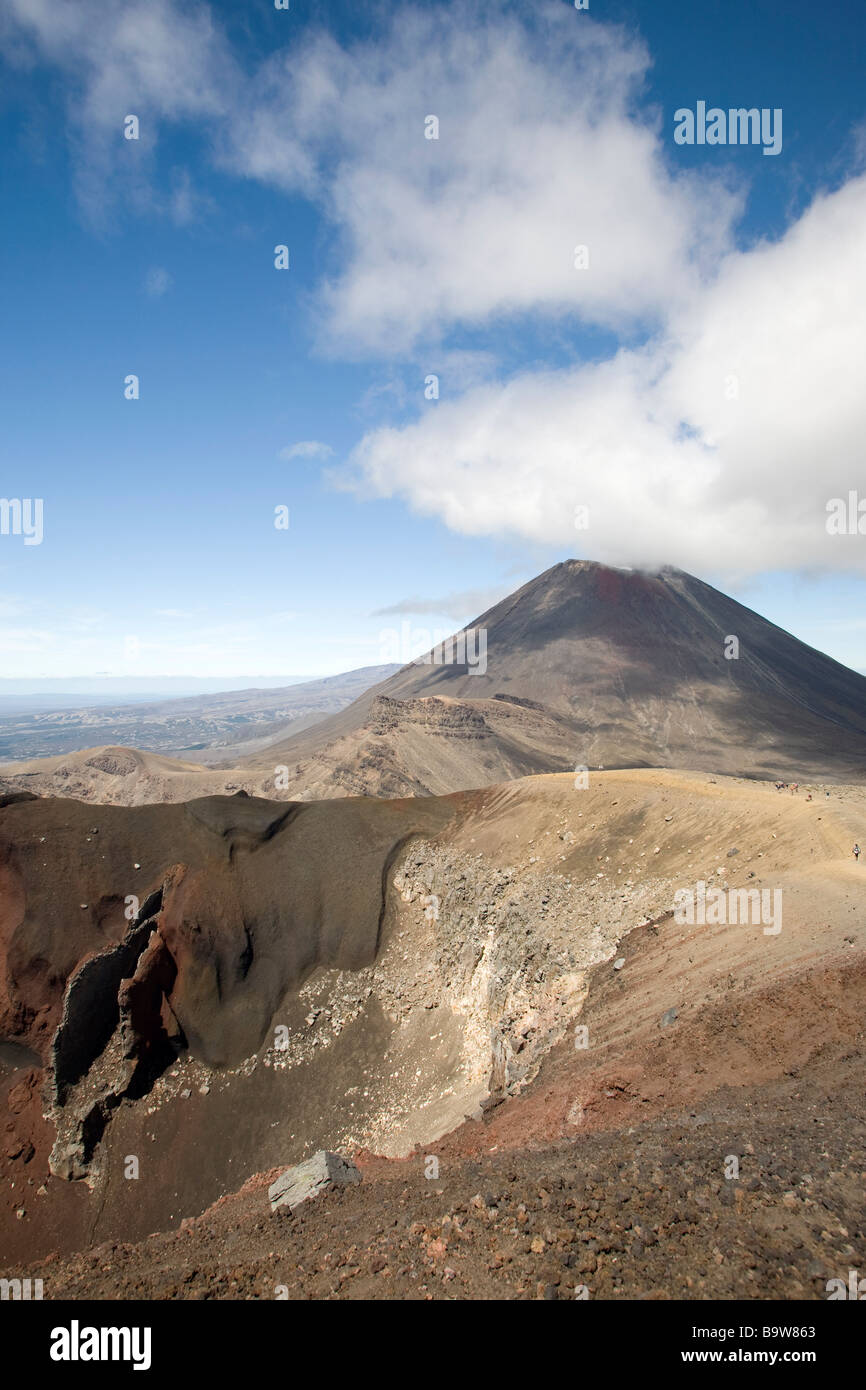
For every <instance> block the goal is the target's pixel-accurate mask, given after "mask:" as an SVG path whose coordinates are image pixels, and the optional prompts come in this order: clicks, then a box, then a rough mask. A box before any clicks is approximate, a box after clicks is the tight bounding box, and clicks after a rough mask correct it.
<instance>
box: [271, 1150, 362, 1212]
mask: <svg viewBox="0 0 866 1390" xmlns="http://www.w3.org/2000/svg"><path fill="white" fill-rule="evenodd" d="M360 1181H361V1174H360V1171H359V1170H358V1169H357V1168H356V1167H355V1165H354V1163H350V1162H349V1160H348V1159H346V1158H343V1156H342V1154H332V1153H328V1152H327V1151H326V1150H325V1149H320V1150H319V1152H318V1153H316V1154H313V1157H312V1158H308V1159H307V1160H306V1162H304V1163H297V1164H295V1166H294V1168H287V1169H286V1171H285V1172H284V1173H281V1174H280V1176H279V1177H278V1178H277V1180H276V1182H273V1183H271V1185H270V1187H269V1188H268V1197H269V1198H270V1203H271V1211H280V1210H285V1211H293V1210H294V1208H295V1207H299V1206H300V1205H301V1203H302V1202H308V1201H309V1200H310V1198H311V1197H318V1196H319V1194H320V1193H321V1192H326V1191H327V1189H328V1188H329V1187H345V1186H346V1185H347V1184H350V1183H357V1182H360Z"/></svg>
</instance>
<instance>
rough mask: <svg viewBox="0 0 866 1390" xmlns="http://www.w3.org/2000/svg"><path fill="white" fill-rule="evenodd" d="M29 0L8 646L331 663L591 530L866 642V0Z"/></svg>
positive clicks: (634, 555) (16, 140)
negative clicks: (837, 530)
mask: <svg viewBox="0 0 866 1390" xmlns="http://www.w3.org/2000/svg"><path fill="white" fill-rule="evenodd" d="M6 10H7V14H6V18H5V20H4V22H3V27H2V30H0V36H2V50H3V54H4V66H3V74H2V76H3V84H2V87H3V95H2V98H0V122H2V130H0V150H2V173H0V177H2V187H0V198H2V206H3V219H2V221H3V229H2V233H0V235H2V302H3V329H2V332H3V338H4V348H5V351H4V357H5V367H4V370H3V376H2V412H3V420H4V430H3V441H2V463H3V467H2V483H0V493H2V495H3V496H4V497H6V498H37V497H38V498H42V499H43V500H44V536H43V540H42V543H41V544H40V545H33V546H26V545H24V543H23V538H22V537H21V536H15V535H0V620H2V621H0V663H2V664H0V675H2V676H5V677H9V678H15V679H16V680H17V681H18V682H21V681H24V682H28V681H31V682H32V683H33V688H36V687H37V685H38V684H39V682H40V681H42V680H46V679H52V680H54V681H56V680H62V679H63V678H64V677H68V678H73V677H75V678H77V679H78V680H79V681H80V680H81V679H84V678H87V679H88V680H89V679H92V680H93V681H94V682H95V683H98V681H99V680H100V679H101V678H103V677H106V676H111V677H123V678H124V679H125V680H126V681H127V682H128V684H129V686H130V687H132V688H134V687H135V686H136V684H137V683H143V682H144V680H145V678H148V679H149V678H152V677H156V676H159V677H173V678H176V677H180V678H193V677H195V678H205V677H207V678H217V677H226V678H230V679H231V683H232V684H236V683H237V682H238V681H239V680H242V679H245V678H247V677H249V678H250V680H251V681H252V680H253V679H255V678H256V677H263V676H268V677H271V678H278V677H295V676H298V677H303V676H305V675H306V676H313V675H318V674H326V673H332V672H337V671H340V670H345V669H349V668H351V667H356V666H361V665H367V664H374V663H377V662H379V661H380V660H382V659H384V658H383V645H382V643H383V630H384V629H387V628H388V627H390V626H399V624H400V623H401V622H402V621H403V619H404V618H406V619H407V620H408V621H409V622H410V624H411V625H412V627H413V628H415V629H421V630H422V631H421V632H420V633H419V638H418V643H417V649H418V650H420V649H423V648H424V647H426V646H429V645H430V642H429V641H426V636H425V634H426V633H435V632H436V631H444V630H446V629H451V628H453V627H455V626H457V625H460V624H462V623H463V622H465V621H468V620H470V619H472V618H473V617H474V616H476V614H477V613H478V612H480V611H481V610H482V609H483V608H485V607H486V606H488V605H489V603H491V602H492V601H494V600H495V599H496V598H497V597H499V596H501V595H503V594H505V593H507V592H509V591H510V590H512V589H514V588H516V587H517V586H518V585H519V584H521V583H523V582H525V581H526V580H527V579H528V578H530V577H531V576H532V575H534V574H536V573H538V572H539V571H540V570H542V569H544V568H546V567H547V566H549V565H551V564H553V563H555V562H556V561H557V560H560V559H563V558H566V557H568V556H570V555H577V556H582V557H586V558H596V559H601V560H605V561H608V562H610V563H619V564H643V563H646V564H659V563H664V562H671V563H674V564H679V565H681V566H682V567H683V568H685V569H688V570H690V571H691V572H693V573H696V574H699V575H700V576H701V577H702V578H704V579H707V580H708V581H710V582H713V583H717V584H718V585H719V586H720V587H722V588H724V589H726V590H727V591H728V592H731V593H733V594H734V595H735V596H736V597H738V598H739V599H740V600H741V601H742V602H745V603H748V604H750V605H751V606H754V607H756V608H757V609H758V610H759V611H760V612H762V613H764V614H765V615H766V616H767V617H769V618H771V619H772V620H773V621H774V622H777V623H779V624H780V625H782V626H784V627H786V628H788V629H789V630H791V631H793V632H794V633H796V635H798V636H799V637H801V638H803V639H804V640H805V641H808V642H810V643H811V644H813V645H815V646H817V647H819V648H821V649H823V650H825V651H827V652H829V653H830V654H831V655H833V656H835V657H837V658H838V659H839V660H841V661H844V662H846V663H847V664H849V665H851V666H854V667H856V668H858V669H866V584H864V579H863V575H864V567H866V555H864V549H866V538H864V537H863V536H861V535H859V534H854V535H846V536H831V535H829V534H828V533H827V530H826V526H825V519H824V518H825V510H826V502H827V501H828V500H829V499H831V498H834V497H837V496H847V494H848V492H849V491H850V490H856V489H858V488H859V489H860V493H861V494H862V495H863V496H864V497H866V477H864V468H863V463H862V440H863V438H864V429H863V426H864V425H866V418H864V416H866V405H864V401H863V397H864V395H866V393H863V391H862V382H861V376H862V363H863V360H864V355H863V348H864V337H863V335H864V332H866V293H864V291H866V270H864V264H863V255H862V247H863V244H864V231H866V227H864V221H866V217H864V212H866V186H864V182H866V181H864V177H863V168H864V153H866V96H864V88H863V83H862V56H863V51H864V38H866V18H864V15H863V11H862V7H859V6H855V5H853V4H851V5H844V6H843V5H838V6H829V7H826V6H825V7H822V8H821V9H820V10H818V9H817V8H816V7H815V6H813V5H811V4H810V5H807V4H805V3H802V0H797V2H796V3H790V4H786V5H785V6H779V5H777V4H775V3H773V4H769V3H756V2H755V0H748V3H747V2H746V0H728V3H724V4H722V3H717V4H702V5H700V6H699V7H696V6H695V5H694V4H693V3H686V2H685V0H684V2H683V3H674V0H652V3H650V0H629V2H625V0H623V3H616V2H615V0H611V2H610V3H604V4H602V3H600V0H599V3H596V0H590V9H589V11H588V12H578V11H576V10H575V9H574V7H573V5H569V4H566V3H565V0H562V3H556V0H554V3H552V4H550V5H538V6H526V5H525V4H503V5H498V6H497V5H495V4H494V5H490V6H486V5H485V6H483V7H481V6H477V5H475V6H459V5H457V6H455V5H453V4H440V5H430V4H425V5H424V6H423V7H422V8H420V9H415V10H413V9H412V8H411V7H403V6H398V5H387V6H382V7H376V6H368V7H363V13H361V12H359V7H356V6H350V5H340V4H333V3H331V4H328V3H325V4H318V5H316V6H312V5H306V4H302V3H300V0H292V5H291V9H290V10H289V11H288V12H283V11H279V12H278V11H276V10H274V9H273V8H272V7H270V6H268V5H266V4H264V3H260V4H257V5H253V6H250V5H225V4H214V5H211V6H207V5H201V6H196V5H193V6H189V5H180V4H174V3H171V2H170V0H156V2H155V3H150V4H148V5H142V4H139V3H130V4H125V5H123V6H118V5H117V4H109V3H104V0H83V3H79V0H69V3H68V4H66V5H64V6H62V7H58V6H56V5H53V4H50V3H48V0H10V3H9V5H8V6H7V7H6ZM699 100H703V101H706V103H707V105H708V106H718V107H721V108H723V109H727V108H728V107H739V106H745V107H753V106H754V107H758V108H770V109H774V108H781V110H782V111H783V117H784V125H783V129H784V140H783V148H782V151H781V153H780V154H779V155H778V156H776V157H766V156H764V155H763V154H762V151H761V148H760V147H755V146H744V147H740V146H715V147H711V146H702V147H699V146H691V147H689V146H678V145H676V144H675V143H674V140H673V130H674V112H675V111H676V110H677V109H678V108H683V107H689V108H693V107H694V106H695V105H696V103H697V102H698V101H699ZM130 112H133V113H136V114H137V115H138V117H139V120H140V123H141V138H140V139H139V140H138V141H126V140H124V138H123V120H124V117H125V116H126V115H127V114H128V113H130ZM430 113H435V114H436V115H437V117H438V120H439V122H440V128H439V138H438V140H435V141H434V140H426V139H425V136H424V122H425V117H426V116H427V115H428V114H430ZM283 243H285V244H287V245H288V246H289V248H290V258H291V268H290V269H289V270H287V271H278V270H276V269H275V268H274V247H275V246H276V245H278V244H283ZM577 243H581V244H586V245H587V246H588V248H589V258H590V260H589V267H588V268H587V269H586V270H577V269H576V268H575V266H574V264H573V261H572V252H573V248H574V246H575V245H576V244H577ZM129 373H135V374H136V375H138V377H139V378H140V383H141V385H140V392H141V394H140V399H138V400H135V401H129V400H126V399H124V394H123V383H124V379H125V377H126V376H127V374H129ZM434 373H435V374H436V375H437V376H438V377H439V398H438V399H436V400H427V399H425V396H424V383H425V379H426V378H427V377H428V376H429V375H430V374H434ZM731 381H733V382H734V386H733V387H731V386H730V382H731ZM731 391H733V392H734V395H733V396H732V395H731ZM298 444H307V445H308V446H310V445H313V444H315V445H316V446H317V447H316V448H312V447H308V448H307V450H306V451H300V452H297V451H296V452H294V453H293V449H296V446H297V445H298ZM579 504H586V505H588V507H589V526H588V528H587V529H585V530H577V529H575V525H574V517H575V508H576V506H578V505H579ZM278 505H285V506H287V507H288V508H289V511H290V524H289V527H288V529H287V530H277V529H276V528H275V527H274V524H273V521H274V509H275V507H277V506H278ZM393 609H396V610H397V611H396V612H388V611H387V610H393ZM412 654H414V653H412V652H408V651H407V652H406V653H405V656H406V659H408V657H409V656H410V655H412Z"/></svg>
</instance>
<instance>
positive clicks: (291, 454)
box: [279, 439, 334, 460]
mask: <svg viewBox="0 0 866 1390" xmlns="http://www.w3.org/2000/svg"><path fill="white" fill-rule="evenodd" d="M333 452H334V451H333V449H332V448H331V446H330V444H323V443H322V442H321V440H319V439H302V440H300V442H299V443H297V444H290V445H288V447H287V448H285V449H281V450H280V454H279V456H280V458H281V459H286V460H288V459H327V458H330V457H331V455H332V454H333Z"/></svg>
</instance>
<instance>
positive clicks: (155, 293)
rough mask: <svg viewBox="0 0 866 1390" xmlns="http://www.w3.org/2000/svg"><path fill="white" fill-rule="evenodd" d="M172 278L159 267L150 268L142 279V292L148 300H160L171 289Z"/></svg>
mask: <svg viewBox="0 0 866 1390" xmlns="http://www.w3.org/2000/svg"><path fill="white" fill-rule="evenodd" d="M172 283H173V281H172V278H171V276H170V274H169V273H168V271H167V270H165V269H164V268H163V267H162V266H160V265H155V266H152V267H151V269H150V270H149V271H148V272H147V274H146V275H145V277H144V292H145V294H146V295H147V296H148V297H149V298H150V299H161V298H162V296H163V295H164V294H165V293H166V292H167V291H168V290H170V289H171V286H172Z"/></svg>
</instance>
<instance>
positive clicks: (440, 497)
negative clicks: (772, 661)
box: [350, 177, 866, 574]
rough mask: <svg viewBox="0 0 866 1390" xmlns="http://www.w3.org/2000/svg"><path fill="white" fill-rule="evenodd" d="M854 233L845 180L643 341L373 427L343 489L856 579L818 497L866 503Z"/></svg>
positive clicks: (613, 554)
mask: <svg viewBox="0 0 866 1390" xmlns="http://www.w3.org/2000/svg"><path fill="white" fill-rule="evenodd" d="M864 238H866V177H861V178H858V179H856V180H852V181H851V182H850V183H849V184H847V185H846V186H845V187H844V188H843V189H841V190H840V191H838V192H836V193H833V194H829V195H825V196H823V197H819V198H817V199H816V200H815V202H814V204H813V205H812V207H811V208H810V209H809V210H808V211H807V212H806V213H805V214H804V216H803V217H802V218H801V219H800V221H799V222H798V223H796V224H795V225H794V226H793V227H792V228H791V229H790V230H789V231H788V233H787V234H786V235H785V236H784V237H783V238H782V239H781V240H780V241H779V242H777V243H776V244H766V243H764V244H761V245H759V246H757V247H755V248H754V249H752V250H750V251H748V252H745V253H737V252H732V253H730V254H729V255H728V256H727V257H726V259H725V261H724V262H723V264H722V266H721V268H720V271H719V274H718V276H717V277H716V279H715V280H714V281H713V282H712V283H711V284H709V285H708V286H707V287H705V288H699V289H694V290H693V291H692V294H691V297H690V299H689V300H688V302H687V303H685V304H682V303H681V304H679V305H678V306H677V307H676V310H675V312H674V313H672V315H671V317H670V320H669V323H668V325H667V330H666V332H665V334H664V335H659V336H658V337H657V338H655V339H654V340H653V341H652V342H651V343H650V344H648V345H647V346H645V347H642V348H640V349H636V350H622V351H620V352H619V353H618V354H617V355H616V356H615V357H613V358H612V359H611V360H610V361H607V362H603V363H601V364H597V365H590V366H578V367H573V368H570V369H563V370H559V371H529V372H524V373H521V374H518V375H516V376H514V377H512V378H511V379H510V380H508V381H506V382H505V383H503V384H501V385H492V384H488V385H484V386H481V387H479V388H477V389H475V390H471V391H468V392H466V393H464V394H463V395H462V396H460V397H458V398H456V399H454V400H448V399H442V400H439V401H438V402H436V403H435V404H431V405H430V406H429V407H428V409H427V410H426V411H425V412H424V414H422V415H421V416H420V418H419V419H418V420H417V422H416V423H414V424H412V425H409V426H407V427H406V428H403V429H380V430H375V431H373V432H371V433H369V434H368V435H367V436H366V437H365V438H364V439H363V441H362V442H361V443H360V444H359V446H358V447H357V448H356V449H355V450H354V452H353V454H352V456H351V458H350V465H351V467H352V469H353V472H354V476H355V479H356V482H357V485H358V486H359V487H361V488H362V489H363V491H364V492H365V493H367V494H369V493H370V492H372V493H373V494H375V495H379V496H391V495H400V496H403V497H405V498H406V499H407V500H408V501H409V502H410V504H411V505H412V506H413V507H414V508H415V509H416V510H418V511H420V512H422V513H425V514H428V515H431V516H436V517H439V518H441V519H442V520H443V521H445V522H446V524H447V525H448V526H450V527H451V528H452V529H454V530H456V531H459V532H462V533H463V534H467V535H485V534H489V535H494V534H502V533H511V534H513V535H518V536H522V537H525V538H527V539H530V540H533V541H541V542H545V543H549V544H556V545H569V546H570V547H571V548H572V549H573V550H574V551H575V552H578V553H582V554H586V555H590V556H592V557H594V558H599V559H603V560H608V561H611V562H613V563H617V562H621V563H628V562H636V563H661V562H673V563H677V564H680V565H682V566H683V567H685V568H691V569H696V570H698V571H704V572H706V571H708V570H712V571H715V572H719V573H720V572H725V571H727V572H729V573H738V574H747V573H752V572H756V571H760V570H768V569H772V568H780V567H791V568H800V567H809V566H818V567H820V566H827V567H830V568H836V569H866V553H864V552H866V547H864V544H863V540H862V537H857V536H831V535H829V534H828V533H827V530H826V525H825V523H826V504H827V501H828V499H830V498H832V497H846V496H847V493H848V491H849V489H851V488H856V487H857V486H858V484H859V485H860V489H861V495H863V496H866V488H864V487H863V477H864V475H863V465H862V458H863V439H864V436H866V393H864V391H863V385H862V364H863V362H864V360H866V263H864V260H863V244H864ZM734 390H735V391H736V392H737V393H738V395H737V398H734V399H731V398H729V396H730V395H731V394H732V393H733V391H734ZM579 505H585V506H587V507H588V508H589V528H588V529H587V530H576V529H575V524H574V522H575V508H576V507H577V506H579Z"/></svg>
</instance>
